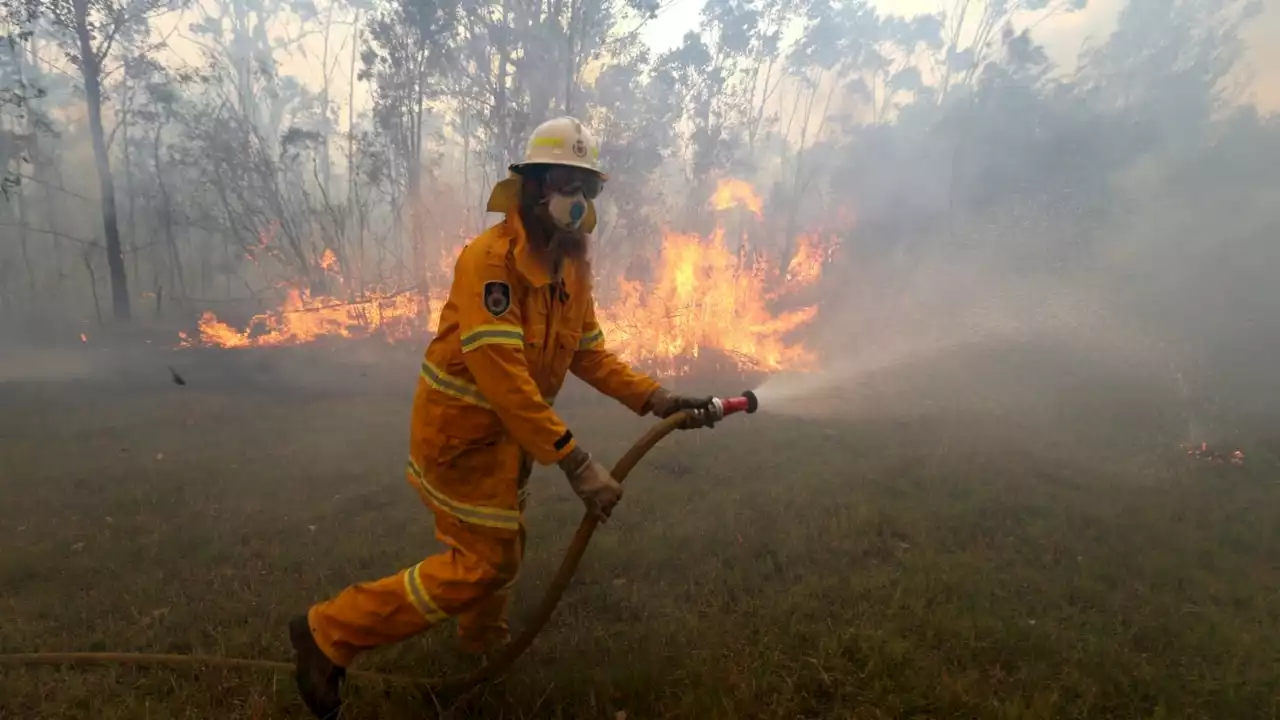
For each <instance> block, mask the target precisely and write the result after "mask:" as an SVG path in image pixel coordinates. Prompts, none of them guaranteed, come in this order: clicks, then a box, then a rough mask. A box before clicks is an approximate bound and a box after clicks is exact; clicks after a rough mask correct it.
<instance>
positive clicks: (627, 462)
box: [0, 390, 759, 698]
mask: <svg viewBox="0 0 1280 720" xmlns="http://www.w3.org/2000/svg"><path fill="white" fill-rule="evenodd" d="M758 408H759V401H758V400H757V398H756V396H755V393H752V392H751V391H750V390H748V391H746V392H744V393H743V394H742V395H740V396H739V397H734V398H724V399H721V398H712V399H711V402H710V404H709V406H708V408H707V409H706V410H702V411H698V412H706V413H708V414H709V415H710V417H711V419H712V421H713V422H715V421H719V420H721V419H723V418H724V417H725V416H726V415H732V414H735V413H739V412H746V413H748V414H750V413H754V412H755V411H756V410H757V409H758ZM688 419H690V413H689V412H688V411H682V412H678V413H676V414H675V415H672V416H671V417H668V418H666V419H665V420H662V421H660V422H659V423H658V424H656V425H654V426H653V427H651V428H649V430H648V431H647V432H646V433H645V434H644V435H642V436H641V437H640V439H639V440H637V441H636V443H635V444H634V445H632V446H631V449H630V450H628V451H627V452H626V454H625V455H623V456H622V459H620V460H618V462H617V463H616V464H615V465H614V466H613V470H612V474H613V477H614V479H616V480H617V481H618V482H623V481H624V480H626V478H627V475H628V474H630V473H631V471H632V470H633V469H634V468H635V466H636V465H637V464H639V462H640V460H642V459H643V458H644V456H645V455H647V454H648V453H649V451H650V450H652V449H653V448H654V446H655V445H657V444H658V443H659V442H661V441H662V439H663V438H665V437H666V436H667V435H669V434H671V432H672V431H673V430H677V429H679V428H680V427H681V426H682V425H683V424H684V423H685V421H686V420H688ZM598 524H599V520H598V519H597V518H596V516H595V515H594V514H592V513H586V514H585V515H584V516H583V518H582V522H580V523H578V530H577V532H575V533H574V535H573V540H572V541H571V542H570V543H569V548H568V549H567V550H566V551H565V554H564V559H563V560H561V561H560V568H559V569H558V570H557V571H556V574H555V576H554V577H553V578H552V579H551V585H550V587H548V588H547V592H546V594H544V595H543V597H542V602H541V603H539V605H538V608H537V610H536V611H535V612H534V614H533V617H532V618H531V619H530V622H529V624H528V625H527V626H526V627H525V629H524V630H523V631H522V632H521V633H520V634H519V635H518V636H517V637H516V638H515V639H514V640H512V641H511V642H510V643H508V644H507V645H506V647H504V648H503V649H502V651H501V652H500V653H499V654H498V656H497V657H495V658H493V659H492V660H490V661H489V662H488V663H486V664H485V665H484V666H483V667H481V668H479V669H477V670H475V671H473V672H471V673H466V674H461V675H455V676H452V677H447V678H432V679H426V678H412V677H404V676H400V675H387V674H383V673H375V672H369V671H362V670H351V671H348V673H347V677H348V679H353V680H373V681H380V682H383V683H390V684H397V685H409V686H416V687H419V688H422V689H424V690H426V691H428V692H429V693H431V694H432V695H433V696H434V697H437V698H448V697H452V696H457V695H461V694H462V693H464V692H466V691H467V690H470V689H471V688H474V687H476V686H478V685H481V684H482V683H486V682H489V681H490V680H493V679H495V678H497V677H498V676H500V675H502V674H503V673H505V672H506V671H507V670H508V669H510V667H511V665H512V664H513V663H514V662H515V661H516V660H517V659H518V658H519V657H520V656H521V655H522V654H524V651H525V650H528V649H529V646H530V645H532V644H533V641H534V639H535V638H537V636H538V633H540V632H542V629H543V628H544V627H545V626H546V624H547V621H548V620H550V619H551V615H552V613H554V612H555V609H556V605H558V604H559V603H560V598H561V596H562V595H564V591H565V590H566V589H567V588H568V587H569V582H570V581H572V580H573V575H574V573H575V572H577V570H578V563H579V562H580V561H581V560H582V556H583V555H584V554H585V553H586V551H587V545H588V544H589V543H590V542H591V536H592V535H593V534H594V533H595V531H596V526H597V525H598ZM0 665H150V666H166V667H182V666H199V667H225V668H240V669H256V670H271V671H292V670H293V669H294V666H293V664H292V663H286V662H279V661H275V660H249V659H245V658H224V657H215V656H202V655H167V654H159V653H119V652H38V653H17V654H10V655H0Z"/></svg>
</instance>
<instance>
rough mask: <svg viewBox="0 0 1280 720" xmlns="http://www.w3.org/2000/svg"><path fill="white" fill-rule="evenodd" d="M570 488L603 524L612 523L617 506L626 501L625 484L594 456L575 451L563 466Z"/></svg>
mask: <svg viewBox="0 0 1280 720" xmlns="http://www.w3.org/2000/svg"><path fill="white" fill-rule="evenodd" d="M559 465H560V469H561V470H563V471H564V476H565V477H566V478H568V480H569V487H571V488H573V491H574V492H575V493H577V495H578V497H580V498H582V503H583V504H584V505H586V506H587V512H589V513H591V514H592V515H595V516H596V518H597V519H598V520H599V521H600V522H605V521H606V520H608V519H609V515H610V513H612V512H613V506H614V505H617V504H618V501H619V500H621V499H622V483H620V482H618V481H617V480H614V479H613V475H612V474H611V473H610V472H609V470H608V468H606V467H605V466H604V465H601V464H600V463H598V462H596V461H595V460H594V459H592V457H591V454H590V453H588V452H587V451H586V450H583V449H582V448H580V447H574V449H573V450H570V451H569V454H568V455H565V456H564V459H562V460H561V461H560V463H559Z"/></svg>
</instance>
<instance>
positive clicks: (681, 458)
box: [0, 351, 1280, 720]
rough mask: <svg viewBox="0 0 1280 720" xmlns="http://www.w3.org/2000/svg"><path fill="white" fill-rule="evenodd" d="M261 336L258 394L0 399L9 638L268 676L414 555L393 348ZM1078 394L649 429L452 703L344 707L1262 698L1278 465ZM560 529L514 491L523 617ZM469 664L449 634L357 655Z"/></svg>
mask: <svg viewBox="0 0 1280 720" xmlns="http://www.w3.org/2000/svg"><path fill="white" fill-rule="evenodd" d="M278 352H279V354H278V355H277V356H275V357H278V358H282V359H287V360H281V361H280V362H278V363H277V362H275V361H273V363H274V364H272V365H271V368H272V370H271V373H272V374H270V376H269V378H268V377H267V375H264V374H263V373H264V372H265V371H264V370H263V368H264V367H266V366H262V367H259V366H255V365H253V364H252V362H250V361H249V360H236V361H235V362H236V363H239V365H238V366H237V367H238V369H237V370H236V371H235V372H230V371H227V370H226V369H225V368H224V367H223V365H220V364H219V363H221V362H223V361H221V360H218V361H216V362H215V360H212V359H202V357H201V356H197V355H194V354H193V355H190V356H186V359H184V360H183V362H184V363H186V364H185V365H181V366H179V367H178V369H179V370H180V371H181V372H183V373H184V376H185V377H186V379H187V381H188V384H187V385H186V386H185V387H178V386H177V385H174V384H171V383H169V381H168V373H167V371H165V370H164V363H165V362H170V361H168V360H160V361H158V364H155V367H154V368H153V369H148V370H146V371H142V370H138V371H135V372H132V374H129V375H128V377H127V378H125V380H122V379H121V378H122V377H124V376H121V375H116V376H92V377H84V378H80V379H77V380H67V381H55V380H48V379H46V380H39V381H19V380H11V381H9V382H7V383H2V384H0V408H3V412H0V597H2V601H0V652H3V653H15V652H31V651H37V650H41V651H53V650H96V651H103V650H117V651H148V652H168V653H202V654H216V655H226V656H235V657H246V658H264V659H279V660H287V659H290V651H289V650H288V647H287V641H286V637H285V632H284V627H285V623H286V621H287V619H288V618H289V616H291V615H293V614H295V613H298V612H300V611H302V610H303V609H304V608H305V607H306V606H307V605H308V604H309V603H310V602H312V601H315V600H318V599H321V598H323V597H325V596H327V595H329V594H331V593H333V592H334V591H336V590H338V589H340V588H341V587H342V586H344V585H345V584H347V583H349V582H352V581H357V580H363V579H372V578H376V577H380V576H382V575H385V574H388V573H390V572H393V571H395V570H397V569H399V568H401V567H403V566H406V565H408V564H410V563H413V562H416V561H417V560H419V559H420V558H421V557H422V556H424V555H425V554H428V553H430V552H431V551H432V550H433V549H434V548H435V543H434V540H433V538H432V527H431V520H430V515H429V513H428V512H427V511H426V510H425V509H424V508H423V507H422V506H421V505H420V504H419V501H418V499H417V497H416V495H415V493H414V492H413V491H412V490H411V489H410V488H409V487H408V486H407V485H406V484H405V482H404V480H403V479H402V475H401V468H402V467H403V462H404V456H405V447H406V441H407V425H406V422H407V417H408V412H409V401H410V397H409V396H410V391H411V387H412V381H413V374H412V367H413V358H412V357H407V358H401V359H398V360H397V361H396V362H397V363H400V364H399V365H397V366H396V368H395V369H396V370H401V369H403V370H404V372H403V373H398V372H390V373H386V375H387V377H388V378H389V379H385V378H383V377H382V374H378V375H377V376H376V377H374V376H370V375H369V374H368V373H366V372H365V371H356V370H354V369H352V368H349V367H348V368H343V367H334V368H324V367H318V366H317V364H316V363H314V362H311V361H310V360H309V359H308V358H309V357H310V356H309V355H307V354H306V353H305V352H304V351H278ZM244 357H246V358H247V357H250V356H249V355H246V356H244ZM228 362H230V361H228ZM288 363H296V365H295V366H294V367H295V368H296V370H297V372H296V373H295V372H293V371H290V370H288V369H287V365H288ZM282 367H283V368H286V369H282ZM153 370H154V372H153ZM304 371H305V372H304ZM303 375H305V376H306V377H305V382H303V381H302V380H297V377H301V376H303ZM286 377H291V378H294V380H296V381H294V382H285V381H284V379H283V378H286ZM253 378H257V379H256V380H254V381H250V379H253ZM264 378H267V379H264ZM271 378H274V379H278V380H280V383H278V384H274V383H272V382H268V381H267V380H269V379H271ZM126 380H127V381H126ZM938 382H943V381H942V380H938ZM1064 382H1065V381H1064ZM712 384H713V385H715V383H712ZM721 384H723V383H721ZM685 385H686V386H696V385H697V383H696V381H695V382H690V383H686V384H685ZM1074 387H1075V390H1074V391H1071V390H1070V388H1068V387H1067V386H1066V385H1064V386H1063V387H1062V388H1059V389H1057V390H1055V391H1053V393H1051V394H1052V396H1053V397H1054V398H1057V400H1049V401H1045V402H1042V403H1040V404H1039V405H1038V407H1040V408H1041V411H1040V412H1039V413H1037V414H1035V415H1034V416H1032V415H1029V414H1010V413H1003V412H997V411H994V410H991V409H990V408H988V409H986V410H983V411H981V412H979V411H976V410H973V411H965V412H961V411H955V412H949V411H943V410H937V411H936V412H929V411H927V408H928V404H927V403H926V404H923V405H919V406H918V407H917V408H916V409H914V410H910V411H908V410H906V409H903V410H902V411H900V412H897V413H890V412H886V413H877V412H871V411H864V412H860V413H858V414H856V415H854V416H852V417H844V418H840V417H826V418H825V419H797V418H792V417H785V416H777V415H769V414H764V413H762V414H760V415H757V416H754V417H751V418H746V419H741V420H740V419H738V418H734V419H733V421H729V422H725V423H724V424H723V425H722V426H720V427H718V428H716V429H715V430H713V431H701V432H697V433H684V434H681V435H679V436H676V437H673V438H670V439H669V440H668V441H666V442H665V443H663V444H662V445H661V446H660V447H659V448H658V449H657V450H655V451H654V452H653V453H652V454H651V455H650V456H649V458H647V459H646V461H645V462H644V463H643V464H642V465H641V466H640V467H639V468H638V469H637V470H636V472H635V473H633V475H632V477H631V479H630V480H629V481H628V487H629V490H628V493H627V496H626V498H625V499H624V501H623V504H622V505H621V506H620V507H619V509H618V512H617V513H616V514H615V518H614V521H613V522H611V523H610V524H609V525H608V526H606V527H605V528H603V529H602V530H601V531H600V532H598V533H597V535H596V539H595V541H594V543H593V545H592V547H591V548H590V551H589V553H588V555H587V558H586V560H585V561H584V563H583V566H582V568H581V569H580V571H579V574H578V577H577V579H576V581H575V583H574V585H573V586H572V587H571V588H570V590H569V592H568V593H567V595H566V598H565V600H564V602H563V603H562V605H561V606H560V608H559V610H558V611H557V613H556V615H555V617H554V618H553V619H552V622H551V623H550V625H549V627H548V629H547V631H546V632H545V633H544V634H543V635H542V636H541V637H540V638H539V639H538V641H537V643H536V644H535V645H534V647H533V648H532V649H531V650H530V651H529V653H528V654H527V655H526V656H525V657H524V658H523V659H522V660H521V661H520V662H519V664H518V665H517V666H516V668H515V670H514V671H513V672H512V674H511V675H509V676H508V677H507V678H506V679H505V680H504V681H503V682H502V683H500V684H497V685H494V686H491V687H489V688H487V689H485V690H484V691H483V692H481V693H478V694H476V695H475V696H473V697H471V698H469V699H467V700H466V701H465V702H464V703H462V704H460V705H458V706H455V707H452V708H443V709H440V708H436V706H435V705H433V703H432V701H431V699H430V698H423V697H415V696H413V695H412V694H408V693H405V692H403V691H400V690H392V689H390V688H380V687H372V686H368V685H364V686H357V685H352V686H351V689H350V691H349V693H348V708H347V712H346V714H345V717H348V718H411V717H412V718H416V717H431V716H436V715H440V716H447V717H492V718H534V717H538V718H606V719H607V720H615V719H616V718H621V717H623V715H622V713H625V717H626V718H629V719H636V718H660V717H664V718H699V719H703V718H788V719H792V718H907V717H911V718H1007V719H1013V718H1085V717H1088V718H1220V719H1227V718H1229V719H1233V720H1234V719H1253V718H1259V719H1260V718H1274V717H1276V716H1277V715H1280V484H1277V480H1280V475H1278V474H1277V467H1276V463H1275V459H1274V455H1273V454H1272V453H1274V452H1277V448H1274V447H1269V448H1268V447H1264V448H1262V449H1260V450H1259V451H1257V452H1254V449H1253V448H1252V447H1251V448H1249V450H1250V452H1249V462H1248V463H1247V464H1246V466H1245V467H1243V468H1235V467H1229V466H1224V465H1214V464H1209V463H1203V462H1197V461H1193V460H1190V459H1188V458H1186V457H1185V456H1183V455H1182V454H1181V453H1180V452H1179V450H1178V447H1177V442H1179V441H1181V440H1183V439H1184V438H1183V437H1181V436H1178V435H1177V434H1176V432H1175V431H1174V430H1171V429H1170V427H1171V426H1173V425H1176V423H1174V422H1172V421H1170V422H1165V420H1162V419H1160V418H1162V417H1164V416H1160V415H1159V414H1158V413H1157V414H1155V415H1150V414H1149V413H1147V412H1146V411H1145V410H1143V411H1141V412H1138V411H1134V410H1133V409H1132V408H1133V406H1134V405H1135V403H1136V404H1138V405H1141V402H1140V400H1137V399H1135V398H1134V397H1132V394H1133V393H1136V392H1137V391H1133V393H1130V394H1126V393H1125V392H1120V391H1119V390H1118V389H1117V388H1113V387H1095V389H1094V391H1093V392H1081V391H1080V388H1081V387H1085V388H1088V387H1094V386H1093V385H1092V384H1089V383H1086V384H1084V385H1080V386H1074ZM1124 387H1130V386H1129V385H1127V384H1126V383H1120V384H1119V385H1118V388H1120V389H1123V388H1124ZM712 389H713V390H733V389H738V388H736V387H713V388H712ZM1130 389H1131V390H1132V388H1131V387H1130ZM920 392H926V391H925V390H921V391H920ZM891 404H892V403H889V405H891ZM559 407H560V409H561V410H562V412H563V414H564V415H565V416H566V418H567V419H569V420H570V422H571V425H572V426H573V427H574V428H575V432H576V433H577V434H578V435H579V437H580V438H582V440H583V442H584V443H585V444H586V445H587V446H588V447H589V448H591V449H592V450H594V451H595V452H596V453H598V454H599V455H601V456H604V457H607V458H616V457H617V456H618V455H619V454H620V453H621V452H622V451H623V450H624V449H625V448H626V447H627V446H629V445H630V443H631V441H632V440H634V439H635V438H636V437H637V436H638V435H639V434H640V432H641V431H642V430H643V429H644V427H645V426H646V422H645V421H642V420H639V419H636V418H633V417H630V416H629V415H628V414H626V413H625V411H624V410H622V409H621V408H620V407H618V406H616V405H613V404H611V403H609V402H608V401H604V400H601V399H598V398H594V397H590V396H588V395H586V394H585V392H583V391H579V392H577V393H571V394H570V396H569V397H568V398H566V400H565V401H564V402H563V403H562V404H561V405H560V406H559ZM904 407H905V405H904ZM1149 417H1150V418H1153V419H1150V421H1149V422H1148V418H1149ZM1166 419H1167V418H1166ZM1257 436H1258V437H1265V436H1266V429H1259V430H1258V433H1257ZM1271 436H1272V437H1275V436H1276V433H1274V431H1272V435H1271ZM580 514H581V509H580V505H579V503H578V502H577V500H576V499H574V498H573V497H572V496H571V494H570V492H569V490H568V488H567V487H566V486H565V484H564V481H563V480H562V479H561V478H560V477H559V476H558V474H555V473H552V472H549V471H547V470H540V471H539V472H538V473H537V474H536V475H535V483H534V492H533V501H532V507H531V509H530V512H529V518H528V520H529V524H530V527H531V548H530V553H529V556H528V558H527V562H526V566H525V570H524V572H523V574H522V580H521V584H520V599H519V601H518V603H517V606H516V608H515V612H514V621H515V623H516V625H517V626H518V625H519V623H520V621H521V619H522V618H523V617H524V616H525V614H527V613H528V612H529V611H531V609H532V607H533V605H534V604H535V603H536V601H537V599H538V598H539V597H540V596H541V592H542V590H543V588H544V587H545V583H546V581H547V580H548V579H549V576H550V574H551V572H552V571H553V570H554V568H555V567H556V565H557V564H558V563H559V560H560V554H561V552H562V550H563V548H564V547H565V546H566V544H567V542H568V538H569V536H570V534H571V532H572V530H573V527H574V526H575V525H576V523H577V520H578V518H579V516H580ZM469 663H470V661H469V660H468V659H467V658H465V657H463V656H462V655H460V653H459V652H458V651H457V650H456V649H455V637H454V631H453V629H452V628H451V627H449V628H439V629H436V630H435V631H434V632H431V633H428V634H426V635H424V636H422V637H421V638H420V639H415V640H411V641H408V642H406V643H403V644H402V645H400V646H397V647H393V648H386V649H382V650H379V651H376V652H373V653H371V654H369V655H368V656H367V657H366V658H364V659H362V661H361V662H360V667H362V668H366V669H376V670H383V671H387V672H393V673H396V674H410V675H423V676H434V675H439V674H444V673H447V672H449V671H456V670H461V669H466V668H469V667H471V665H470V664H469ZM441 710H443V712H441ZM290 717H292V718H299V717H306V714H305V710H304V709H303V707H302V704H301V702H300V701H299V700H298V698H297V695H296V692H295V689H294V687H293V683H292V678H291V677H288V676H285V675H281V676H274V677H273V676H271V675H270V674H268V673H261V672H254V671H239V670H234V671H231V670H228V671H224V670H200V671H193V670H176V671H168V670H160V669H137V668H128V667H119V668H102V667H85V668H80V667H75V668H71V667H67V668H16V667H4V666H0V718H6V719H7V718H22V719H24V720H25V719H26V718H93V719H94V720H109V719H111V718H290Z"/></svg>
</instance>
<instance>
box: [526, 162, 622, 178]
mask: <svg viewBox="0 0 1280 720" xmlns="http://www.w3.org/2000/svg"><path fill="white" fill-rule="evenodd" d="M536 165H545V166H547V167H555V166H557V165H559V166H561V167H571V168H578V169H580V170H590V171H591V172H593V173H595V174H597V175H599V176H600V179H601V180H605V181H608V179H609V176H608V175H607V174H606V173H604V172H602V171H601V170H600V169H599V168H596V167H593V166H591V165H589V164H587V163H585V162H580V163H579V162H573V161H572V160H570V161H564V162H561V161H557V162H546V161H539V162H518V163H512V164H510V165H508V166H507V169H508V170H510V171H511V172H513V173H515V174H517V175H524V173H523V172H521V171H522V170H524V169H525V168H530V167H534V166H536Z"/></svg>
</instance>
